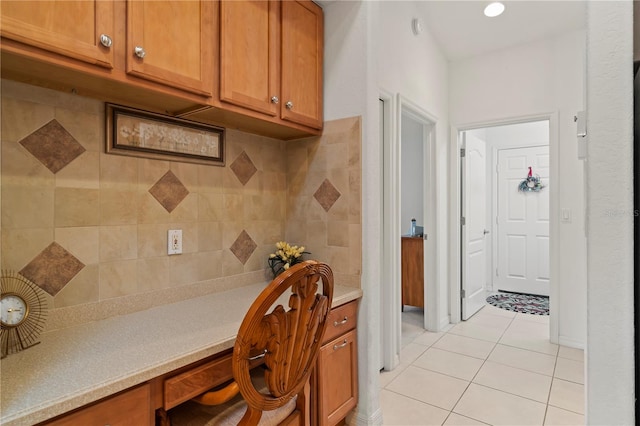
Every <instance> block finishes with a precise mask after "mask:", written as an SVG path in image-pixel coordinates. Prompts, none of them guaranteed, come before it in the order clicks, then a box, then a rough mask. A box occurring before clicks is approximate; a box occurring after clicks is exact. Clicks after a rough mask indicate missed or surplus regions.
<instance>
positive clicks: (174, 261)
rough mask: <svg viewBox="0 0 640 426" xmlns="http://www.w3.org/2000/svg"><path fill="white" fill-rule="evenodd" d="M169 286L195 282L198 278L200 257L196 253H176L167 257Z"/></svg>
mask: <svg viewBox="0 0 640 426" xmlns="http://www.w3.org/2000/svg"><path fill="white" fill-rule="evenodd" d="M169 262H170V264H171V271H170V280H171V286H172V287H177V286H181V285H185V284H191V283H195V282H197V281H198V280H199V278H200V271H199V267H200V257H199V256H198V255H197V254H196V253H188V254H178V255H174V256H171V257H170V258H169Z"/></svg>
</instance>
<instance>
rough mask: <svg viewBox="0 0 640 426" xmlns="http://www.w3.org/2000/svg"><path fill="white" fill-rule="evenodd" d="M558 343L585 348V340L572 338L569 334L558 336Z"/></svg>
mask: <svg viewBox="0 0 640 426" xmlns="http://www.w3.org/2000/svg"><path fill="white" fill-rule="evenodd" d="M558 344H560V345H562V346H568V347H570V348H576V349H582V350H584V342H583V341H581V340H576V339H572V338H571V337H567V336H558Z"/></svg>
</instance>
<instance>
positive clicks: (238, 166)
mask: <svg viewBox="0 0 640 426" xmlns="http://www.w3.org/2000/svg"><path fill="white" fill-rule="evenodd" d="M231 170H233V173H235V175H236V177H237V178H238V180H239V181H240V183H242V184H243V185H246V184H247V182H249V180H250V179H251V178H252V177H253V175H254V174H256V172H257V171H258V169H256V166H255V165H254V164H253V161H251V158H249V156H248V155H247V153H246V152H244V151H242V154H240V155H239V156H238V158H236V159H235V161H234V162H233V164H231Z"/></svg>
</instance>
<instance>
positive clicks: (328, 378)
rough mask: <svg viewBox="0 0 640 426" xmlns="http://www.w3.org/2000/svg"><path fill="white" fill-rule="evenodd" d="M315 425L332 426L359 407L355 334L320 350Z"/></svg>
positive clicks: (341, 337) (353, 331)
mask: <svg viewBox="0 0 640 426" xmlns="http://www.w3.org/2000/svg"><path fill="white" fill-rule="evenodd" d="M317 374H318V389H317V395H318V424H319V425H320V426H325V425H327V426H333V425H335V424H338V423H339V422H340V420H342V419H344V418H345V417H346V415H347V414H348V413H349V411H351V410H352V409H353V408H354V407H355V406H356V404H357V403H358V352H357V347H356V330H351V331H349V332H348V333H345V334H343V335H342V336H340V337H338V338H337V339H335V340H332V341H331V342H329V343H327V344H326V345H324V346H323V347H322V348H321V349H320V354H319V355H318V372H317Z"/></svg>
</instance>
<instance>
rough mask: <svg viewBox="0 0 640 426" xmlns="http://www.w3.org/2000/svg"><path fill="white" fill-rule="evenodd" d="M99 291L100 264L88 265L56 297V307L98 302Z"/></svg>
mask: <svg viewBox="0 0 640 426" xmlns="http://www.w3.org/2000/svg"><path fill="white" fill-rule="evenodd" d="M98 293H99V266H98V265H87V266H85V267H84V268H82V270H81V271H80V272H78V273H77V274H76V276H74V277H73V278H72V279H71V281H69V282H68V283H67V285H65V286H64V288H63V289H62V290H60V291H59V292H58V294H56V296H55V297H54V306H53V307H55V308H64V307H67V306H74V305H82V304H84V303H90V302H97V301H98Z"/></svg>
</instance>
